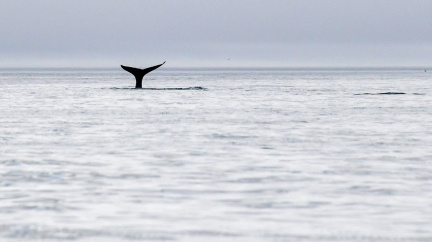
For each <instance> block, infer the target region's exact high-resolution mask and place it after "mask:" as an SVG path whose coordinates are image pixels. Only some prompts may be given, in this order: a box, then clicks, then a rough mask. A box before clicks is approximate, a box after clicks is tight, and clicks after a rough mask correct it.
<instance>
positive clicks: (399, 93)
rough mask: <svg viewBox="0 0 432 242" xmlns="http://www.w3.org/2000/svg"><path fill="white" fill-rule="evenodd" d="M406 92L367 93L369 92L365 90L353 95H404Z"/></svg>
mask: <svg viewBox="0 0 432 242" xmlns="http://www.w3.org/2000/svg"><path fill="white" fill-rule="evenodd" d="M404 94H406V93H405V92H379V93H369V92H365V93H357V94H354V95H404Z"/></svg>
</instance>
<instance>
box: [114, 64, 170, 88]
mask: <svg viewBox="0 0 432 242" xmlns="http://www.w3.org/2000/svg"><path fill="white" fill-rule="evenodd" d="M165 62H166V61H164V63H162V64H159V65H155V66H152V67H148V68H145V69H139V68H135V67H130V66H124V65H120V66H121V67H122V68H123V70H125V71H127V72H129V73H131V74H132V75H134V76H135V80H136V84H135V88H142V80H143V78H144V76H145V75H147V74H148V73H149V72H152V71H154V70H156V69H157V68H159V67H161V66H162V65H163V64H165Z"/></svg>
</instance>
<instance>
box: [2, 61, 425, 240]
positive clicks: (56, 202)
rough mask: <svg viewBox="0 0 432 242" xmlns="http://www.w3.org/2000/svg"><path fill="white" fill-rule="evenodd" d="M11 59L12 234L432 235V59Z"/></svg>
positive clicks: (5, 234)
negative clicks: (36, 66)
mask: <svg viewBox="0 0 432 242" xmlns="http://www.w3.org/2000/svg"><path fill="white" fill-rule="evenodd" d="M134 85H135V80H134V78H133V76H132V75H130V74H129V73H127V72H124V71H122V70H121V69H120V68H119V69H118V70H73V69H70V70H23V69H21V70H1V71H0V241H6V242H11V241H14V242H15V241H79V242H81V241H307V242H309V241H314V242H315V241H432V71H431V72H424V71H423V70H422V69H268V70H266V69H260V70H253V69H239V70H223V69H215V70H199V69H195V70H186V69H185V70H182V69H177V70H175V69H173V70H169V69H167V70H164V69H163V68H161V69H160V70H157V71H155V72H153V73H151V74H149V75H147V76H146V77H145V78H144V82H143V87H145V89H142V90H137V89H133V87H134Z"/></svg>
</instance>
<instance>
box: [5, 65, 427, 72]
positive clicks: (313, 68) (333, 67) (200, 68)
mask: <svg viewBox="0 0 432 242" xmlns="http://www.w3.org/2000/svg"><path fill="white" fill-rule="evenodd" d="M428 68H431V69H432V65H431V66H419V65H415V66H361V65H359V66H237V67H234V66H215V67H209V66H188V67H186V66H183V67H165V68H163V69H161V70H160V71H164V70H165V71H173V70H335V69H340V70H348V69H351V70H361V69H369V70H370V69H375V70H378V69H387V70H392V69H411V70H413V69H421V70H424V69H428ZM117 69H118V70H121V67H120V65H119V67H113V66H109V67H100V66H95V67H67V66H62V67H58V66H52V67H1V66H0V71H7V70H117Z"/></svg>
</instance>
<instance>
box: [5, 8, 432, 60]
mask: <svg viewBox="0 0 432 242" xmlns="http://www.w3.org/2000/svg"><path fill="white" fill-rule="evenodd" d="M0 19H1V21H0V67H20V66H25V67H83V66H87V65H89V66H92V67H115V66H118V65H119V64H127V65H137V66H143V67H144V66H147V65H152V64H157V63H159V62H162V61H165V60H166V61H167V66H169V67H200V66H202V67H212V66H219V67H220V66H228V67H229V66H232V67H247V66H263V67H269V66H273V67H307V66H314V67H317V66H318V67H325V66H432V1H431V0H359V1H355V0H248V1H246V0H243V1H241V0H211V1H210V0H184V1H181V0H151V1H144V0H86V1H84V0H73V1H72V0H33V1H16V0H1V1H0ZM228 58H231V60H229V61H228V60H227V59H228Z"/></svg>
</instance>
